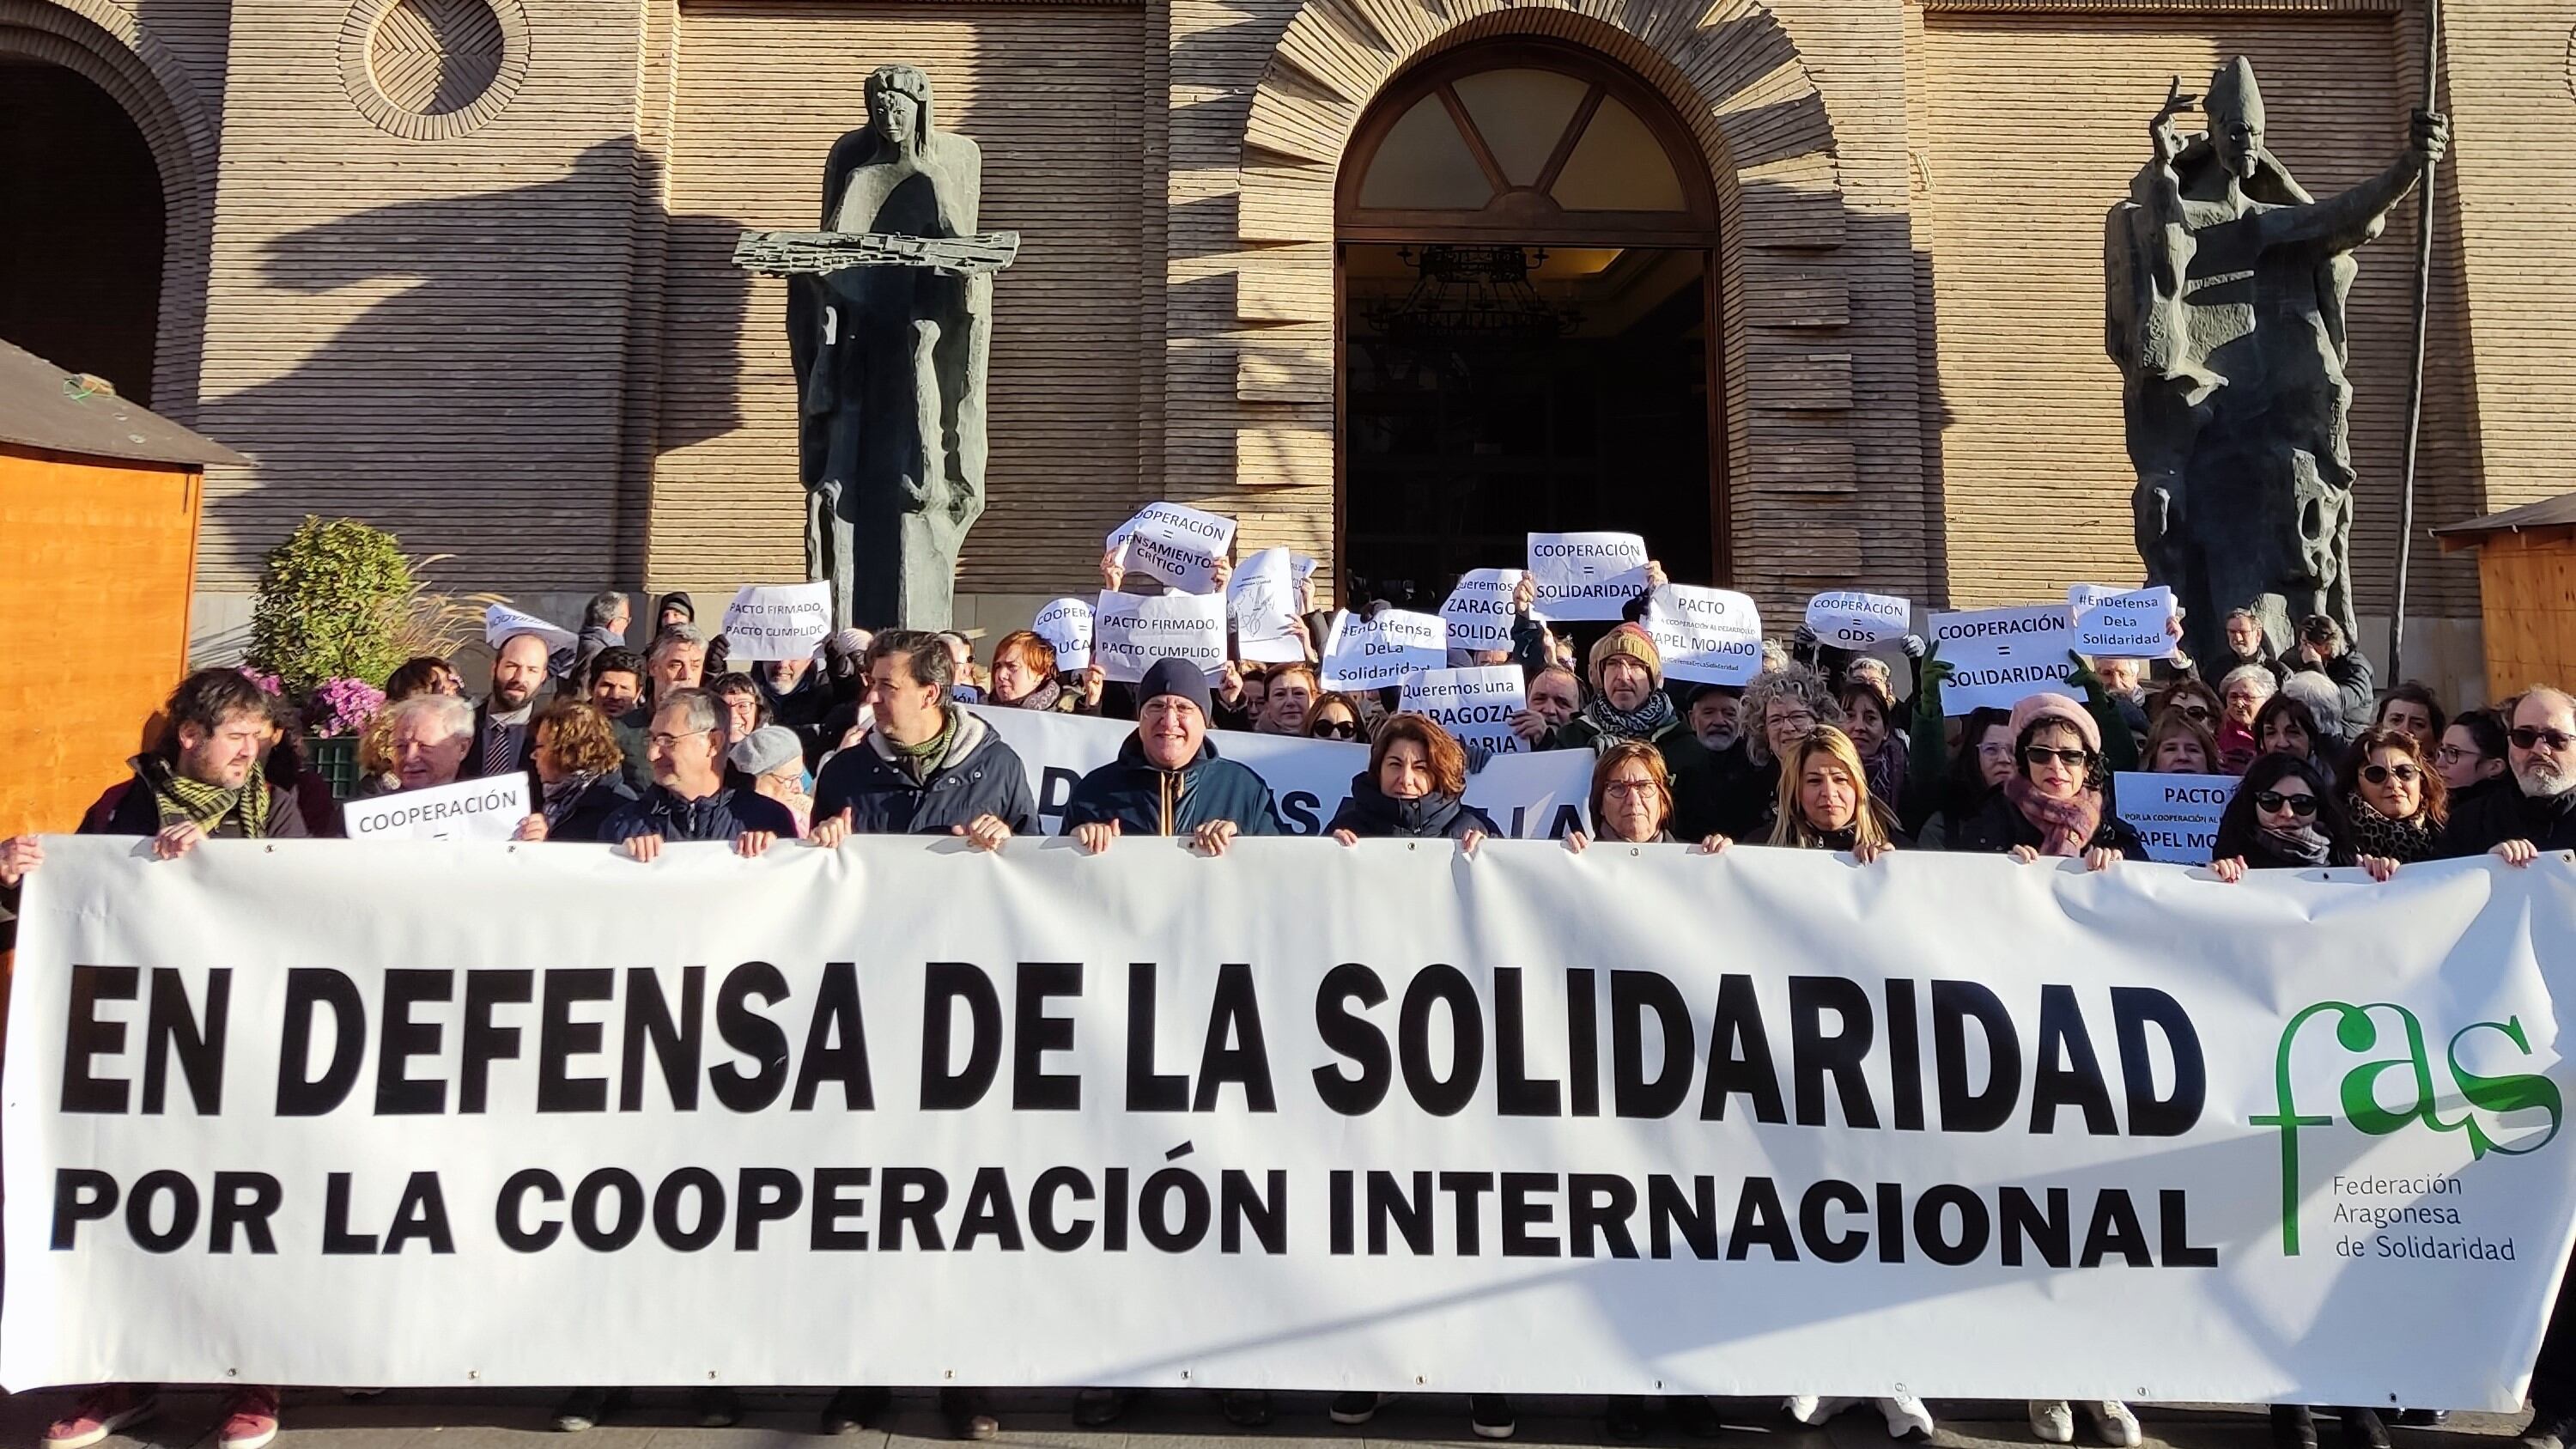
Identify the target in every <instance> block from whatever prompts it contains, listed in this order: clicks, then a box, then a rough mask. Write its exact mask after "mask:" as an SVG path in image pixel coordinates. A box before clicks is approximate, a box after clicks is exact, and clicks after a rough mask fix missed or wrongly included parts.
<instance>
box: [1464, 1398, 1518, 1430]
mask: <svg viewBox="0 0 2576 1449" xmlns="http://www.w3.org/2000/svg"><path fill="white" fill-rule="evenodd" d="M1467 1427H1468V1428H1470V1429H1473V1430H1475V1431H1476V1437H1477V1438H1479V1439H1508V1438H1510V1437H1512V1431H1513V1430H1515V1429H1518V1428H1519V1427H1520V1424H1519V1423H1518V1422H1517V1421H1515V1420H1514V1419H1513V1418H1512V1401H1511V1400H1510V1399H1507V1398H1505V1397H1503V1396H1502V1395H1501V1394H1469V1395H1468V1396H1467Z"/></svg>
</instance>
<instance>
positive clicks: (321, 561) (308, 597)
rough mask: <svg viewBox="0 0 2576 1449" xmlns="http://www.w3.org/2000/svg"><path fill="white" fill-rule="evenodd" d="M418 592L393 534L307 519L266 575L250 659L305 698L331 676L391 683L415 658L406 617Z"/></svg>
mask: <svg viewBox="0 0 2576 1449" xmlns="http://www.w3.org/2000/svg"><path fill="white" fill-rule="evenodd" d="M417 589H418V583H417V581H416V580H414V579H413V577H412V568H411V560H410V559H408V558H406V557H404V555H403V551H402V545H401V543H400V542H399V541H397V540H396V539H395V538H394V536H393V535H392V534H390V533H387V532H385V531H384V530H382V529H380V528H370V527H368V526H367V525H366V524H363V523H360V522H358V521H357V520H356V519H354V518H335V519H331V520H329V521H327V522H326V521H324V520H322V519H320V518H315V517H311V516H307V517H306V518H305V520H304V523H303V525H302V526H301V527H299V528H297V529H296V530H295V532H294V533H293V534H291V535H289V536H288V537H287V539H286V541H285V542H284V543H281V544H279V545H278V546H277V547H276V548H274V549H272V550H270V552H269V555H268V566H267V568H266V569H264V570H263V571H262V572H261V573H260V576H259V595H258V597H257V598H256V599H255V600H254V601H253V603H252V606H251V620H250V637H251V644H250V656H249V659H248V661H247V662H248V663H249V664H250V665H251V666H252V667H253V668H256V669H264V670H267V671H268V672H270V673H272V674H275V675H276V676H277V677H278V678H279V679H281V680H283V681H284V682H285V685H286V688H287V690H288V691H289V692H290V693H291V694H293V695H295V696H296V697H298V698H301V697H303V696H304V695H305V694H306V693H307V692H309V691H310V690H312V689H313V688H314V687H316V686H317V685H319V684H321V683H322V682H323V681H324V680H326V679H363V680H365V681H366V682H367V683H369V684H374V685H382V684H383V683H384V682H385V676H386V675H388V674H391V673H393V672H394V670H395V668H396V667H397V666H399V665H400V664H401V663H402V662H403V659H404V658H405V657H406V656H405V654H404V651H403V644H404V641H403V639H402V638H401V637H400V635H401V629H402V626H403V622H404V618H403V616H404V613H405V611H406V609H407V607H408V605H409V601H410V600H411V598H412V596H413V594H414V593H415V592H416V591H417Z"/></svg>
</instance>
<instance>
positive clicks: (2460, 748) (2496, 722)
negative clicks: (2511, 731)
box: [2433, 709, 2510, 812]
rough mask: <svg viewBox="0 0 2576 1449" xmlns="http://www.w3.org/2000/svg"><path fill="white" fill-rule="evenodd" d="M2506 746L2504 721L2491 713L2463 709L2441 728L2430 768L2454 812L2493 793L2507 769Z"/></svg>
mask: <svg viewBox="0 0 2576 1449" xmlns="http://www.w3.org/2000/svg"><path fill="white" fill-rule="evenodd" d="M2507 744H2508V741H2507V740H2506V739H2505V731H2504V720H2503V718H2502V717H2501V716H2499V715H2497V714H2496V713H2495V712H2494V711H2493V710H2485V709H2465V710H2462V711H2460V713H2459V715H2458V717H2457V718H2455V719H2453V720H2452V721H2451V722H2450V723H2449V724H2448V725H2446V726H2444V727H2443V730H2442V744H2441V748H2439V749H2437V750H2435V751H2434V752H2433V768H2434V770H2435V771H2436V772H2438V773H2439V774H2440V775H2441V777H2442V786H2443V788H2444V789H2445V790H2446V791H2447V792H2449V795H2450V803H2451V809H2452V810H2453V811H2455V812H2456V811H2459V810H2461V809H2464V808H2466V807H2467V806H2470V805H2473V804H2475V803H2476V802H2478V801H2480V800H2483V799H2485V798H2486V797H2487V796H2488V795H2490V794H2492V793H2494V792H2495V790H2496V789H2497V788H2498V786H2499V785H2500V784H2501V783H2502V782H2503V780H2504V778H2505V773H2506V771H2507V770H2508V769H2509V768H2510V763H2509V761H2508V759H2507V756H2506V754H2505V749H2506V746H2507Z"/></svg>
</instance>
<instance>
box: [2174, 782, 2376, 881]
mask: <svg viewBox="0 0 2576 1449" xmlns="http://www.w3.org/2000/svg"><path fill="white" fill-rule="evenodd" d="M2212 854H2213V855H2214V856H2215V857H2216V858H2215V859H2213V860H2211V861H2210V863H2209V869H2210V872H2211V873H2212V874H2214V875H2216V876H2217V877H2218V878H2219V879H2220V880H2224V881H2238V880H2243V879H2244V878H2245V872H2247V871H2249V870H2297V869H2299V868H2301V867H2303V866H2319V865H2358V866H2360V867H2362V868H2363V869H2365V870H2367V871H2369V872H2370V878H2371V879H2372V880H2386V879H2388V878H2389V877H2390V876H2392V875H2395V874H2396V873H2397V862H2396V861H2394V860H2391V859H2389V858H2388V857H2387V856H2384V855H2364V854H2362V853H2361V849H2360V847H2359V846H2358V845H2357V844H2356V843H2355V842H2354V840H2353V835H2352V823H2351V822H2350V821H2349V820H2347V819H2345V818H2344V813H2343V807H2342V806H2340V805H2337V804H2336V803H2335V801H2334V791H2333V790H2332V788H2331V787H2330V786H2329V785H2328V783H2327V781H2326V777H2325V774H2324V772H2323V771H2321V770H2319V769H2318V768H2317V767H2316V765H2315V764H2314V763H2312V762H2310V761H2309V760H2307V759H2304V758H2302V757H2301V756H2298V755H2289V754H2270V755H2265V756H2263V757H2262V758H2260V759H2258V760H2256V761H2255V762H2254V763H2253V765H2252V766H2251V767H2250V768H2248V769H2247V770H2246V771H2245V778H2244V780H2243V781H2242V782H2240V783H2239V784H2238V785H2237V787H2236V798H2235V799H2233V800H2230V801H2228V802H2227V812H2226V813H2225V814H2223V815H2221V816H2219V817H2218V843H2217V846H2216V848H2215V850H2214V851H2213V852H2212Z"/></svg>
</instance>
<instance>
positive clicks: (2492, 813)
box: [2438, 775, 2576, 860]
mask: <svg viewBox="0 0 2576 1449" xmlns="http://www.w3.org/2000/svg"><path fill="white" fill-rule="evenodd" d="M2508 840H2528V841H2530V842H2531V843H2532V844H2533V845H2535V846H2537V847H2539V848H2540V849H2542V850H2576V790H2571V791H2569V792H2568V793H2567V794H2564V795H2560V796H2557V797H2555V798H2551V799H2534V798H2533V797H2531V796H2529V795H2526V794H2524V793H2523V792H2522V787H2521V786H2520V785H2518V784H2516V783H2515V782H2514V779H2513V777H2512V776H2510V775H2508V776H2506V777H2505V778H2503V779H2501V780H2498V781H2496V782H2495V787H2494V788H2493V789H2489V790H2485V791H2482V792H2480V793H2478V794H2477V795H2475V796H2471V797H2465V798H2463V799H2462V800H2460V801H2458V802H2455V803H2454V804H2453V805H2452V806H2451V827H2450V829H2449V830H2447V831H2445V832H2444V833H2443V835H2442V848H2441V850H2440V851H2439V852H2438V854H2439V855H2440V856H2441V857H2442V858H2443V859H2446V860H2455V859H2458V858H2460V857H2462V856H2470V855H2484V854H2486V853H2487V852H2488V851H2490V850H2493V849H2495V848H2496V847H2497V846H2499V845H2502V844H2504V843H2505V842H2506V841H2508Z"/></svg>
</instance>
